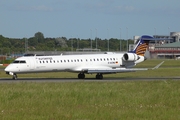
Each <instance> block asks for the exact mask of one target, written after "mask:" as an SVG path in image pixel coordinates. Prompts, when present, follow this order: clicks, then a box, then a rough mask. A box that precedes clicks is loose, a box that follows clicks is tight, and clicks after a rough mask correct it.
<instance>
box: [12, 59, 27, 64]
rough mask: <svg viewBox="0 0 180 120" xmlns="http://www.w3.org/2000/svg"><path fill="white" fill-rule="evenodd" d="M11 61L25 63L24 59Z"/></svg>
mask: <svg viewBox="0 0 180 120" xmlns="http://www.w3.org/2000/svg"><path fill="white" fill-rule="evenodd" d="M13 63H15V64H16V63H20V64H23V63H26V61H25V60H15V61H14V62H13Z"/></svg>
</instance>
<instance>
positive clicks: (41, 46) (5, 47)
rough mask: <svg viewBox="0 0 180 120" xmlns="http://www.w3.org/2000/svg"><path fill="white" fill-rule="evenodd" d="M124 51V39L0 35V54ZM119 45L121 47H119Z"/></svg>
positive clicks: (125, 42) (38, 33) (39, 33)
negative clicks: (88, 49)
mask: <svg viewBox="0 0 180 120" xmlns="http://www.w3.org/2000/svg"><path fill="white" fill-rule="evenodd" d="M108 43H109V51H120V49H121V50H122V51H126V50H127V40H124V39H121V40H120V39H117V38H111V39H100V38H94V39H90V38H89V39H80V38H69V39H67V38H66V37H59V38H45V37H44V35H43V33H41V32H37V33H35V34H34V36H33V37H30V38H19V39H18V38H7V37H4V36H2V35H0V50H1V51H0V54H1V55H11V54H15V53H21V54H23V53H25V52H26V51H72V50H73V51H76V49H84V48H91V46H92V49H95V48H96V47H97V49H100V50H101V51H108ZM120 43H121V45H120ZM128 44H133V40H130V39H129V40H128Z"/></svg>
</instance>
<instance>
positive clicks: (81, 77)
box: [78, 73, 103, 79]
mask: <svg viewBox="0 0 180 120" xmlns="http://www.w3.org/2000/svg"><path fill="white" fill-rule="evenodd" d="M84 78H85V74H84V73H79V74H78V79H84ZM96 79H103V75H102V73H97V75H96Z"/></svg>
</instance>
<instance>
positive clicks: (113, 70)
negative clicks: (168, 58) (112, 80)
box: [83, 61, 164, 74]
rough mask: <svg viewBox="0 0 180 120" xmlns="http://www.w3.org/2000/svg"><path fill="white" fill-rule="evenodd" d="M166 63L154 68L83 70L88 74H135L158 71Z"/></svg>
mask: <svg viewBox="0 0 180 120" xmlns="http://www.w3.org/2000/svg"><path fill="white" fill-rule="evenodd" d="M163 63H164V61H162V62H161V63H159V64H158V65H156V66H155V67H153V68H90V69H83V71H84V72H86V73H89V74H91V73H102V74H111V73H123V72H135V71H142V70H143V71H144V70H149V69H152V70H154V69H158V68H159V67H160V66H161V65H162V64H163Z"/></svg>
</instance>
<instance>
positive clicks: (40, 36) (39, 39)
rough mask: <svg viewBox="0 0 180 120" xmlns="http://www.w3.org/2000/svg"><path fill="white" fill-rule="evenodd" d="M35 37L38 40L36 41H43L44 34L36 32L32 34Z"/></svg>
mask: <svg viewBox="0 0 180 120" xmlns="http://www.w3.org/2000/svg"><path fill="white" fill-rule="evenodd" d="M34 37H35V39H36V40H37V41H38V43H43V42H44V35H43V33H41V32H37V33H35V35H34Z"/></svg>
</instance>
